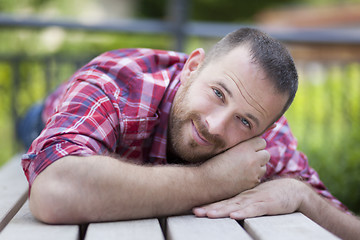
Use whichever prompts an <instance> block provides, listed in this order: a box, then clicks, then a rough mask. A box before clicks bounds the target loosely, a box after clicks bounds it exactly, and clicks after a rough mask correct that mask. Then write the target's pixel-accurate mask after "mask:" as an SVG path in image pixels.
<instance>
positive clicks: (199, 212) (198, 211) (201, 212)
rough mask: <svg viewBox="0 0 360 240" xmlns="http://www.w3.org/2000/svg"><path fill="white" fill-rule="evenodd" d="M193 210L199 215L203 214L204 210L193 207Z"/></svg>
mask: <svg viewBox="0 0 360 240" xmlns="http://www.w3.org/2000/svg"><path fill="white" fill-rule="evenodd" d="M194 212H195V213H196V214H199V215H205V214H206V211H205V209H203V208H194Z"/></svg>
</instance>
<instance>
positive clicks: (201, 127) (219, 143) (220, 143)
mask: <svg viewBox="0 0 360 240" xmlns="http://www.w3.org/2000/svg"><path fill="white" fill-rule="evenodd" d="M189 119H192V121H193V123H194V125H195V127H196V129H197V130H198V132H199V134H200V135H201V136H202V137H203V138H204V139H205V140H206V141H208V142H209V143H211V144H213V145H214V146H215V147H217V148H221V149H223V148H224V147H225V141H224V140H223V139H222V138H221V137H220V136H218V135H214V134H211V133H210V132H209V131H208V129H207V127H206V126H205V124H204V123H203V122H202V121H201V117H200V116H199V115H198V114H195V113H192V114H190V115H189Z"/></svg>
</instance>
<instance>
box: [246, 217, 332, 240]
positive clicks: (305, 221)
mask: <svg viewBox="0 0 360 240" xmlns="http://www.w3.org/2000/svg"><path fill="white" fill-rule="evenodd" d="M244 228H245V230H246V231H247V232H248V233H249V234H250V235H251V236H252V237H253V238H254V239H261V240H267V239H269V240H270V239H292V240H298V239H319V240H321V239H326V240H331V239H339V238H337V237H336V236H335V235H333V234H332V233H330V232H328V231H327V230H326V229H324V228H322V227H321V226H320V225H318V224H316V223H315V222H313V221H312V220H310V219H309V218H307V217H306V216H305V215H303V214H302V213H292V214H286V215H277V216H264V217H256V218H248V219H245V220H244Z"/></svg>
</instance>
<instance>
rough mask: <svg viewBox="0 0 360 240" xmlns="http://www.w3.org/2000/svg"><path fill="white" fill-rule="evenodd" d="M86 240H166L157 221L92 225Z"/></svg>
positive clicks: (143, 220) (144, 220) (146, 220)
mask: <svg viewBox="0 0 360 240" xmlns="http://www.w3.org/2000/svg"><path fill="white" fill-rule="evenodd" d="M85 239H86V240H98V239H106V240H112V239H126V240H142V239H147V240H164V235H163V233H162V231H161V227H160V223H159V221H158V220H157V219H142V220H132V221H119V222H107V223H91V224H90V225H89V227H88V229H87V232H86V236H85Z"/></svg>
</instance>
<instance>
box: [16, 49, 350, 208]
mask: <svg viewBox="0 0 360 240" xmlns="http://www.w3.org/2000/svg"><path fill="white" fill-rule="evenodd" d="M186 60H187V55H185V54H183V53H177V52H172V51H161V50H150V49H122V50H114V51H111V52H107V53H104V54H102V55H100V56H98V57H97V58H95V59H94V60H92V61H91V62H90V63H88V64H87V65H85V66H84V67H83V68H81V69H80V70H79V71H77V72H76V73H75V74H74V75H73V76H72V77H71V78H70V80H69V81H68V82H67V83H66V84H63V85H62V86H61V87H59V88H58V89H57V90H56V91H55V92H54V93H52V94H51V95H50V96H49V97H48V98H47V99H46V101H45V108H44V111H43V119H44V120H47V121H46V122H47V123H46V127H45V129H44V130H43V131H42V133H41V134H40V136H39V137H38V138H37V139H36V140H35V141H34V142H33V144H32V145H31V147H30V149H29V151H28V153H27V154H25V155H24V156H23V158H22V165H23V169H24V171H25V175H26V177H27V179H28V181H29V183H30V185H31V184H32V183H33V181H34V179H35V177H36V176H37V175H38V174H39V173H40V172H41V171H43V170H44V169H45V168H46V167H47V166H49V165H50V164H51V163H53V162H54V161H56V160H58V159H59V158H62V157H64V156H67V155H78V156H89V155H95V154H96V155H101V154H102V155H104V154H105V155H106V154H111V153H116V154H118V155H119V156H121V157H123V158H126V159H129V161H133V162H137V163H154V164H165V163H166V142H167V140H166V138H167V125H168V117H169V112H170V108H171V104H172V101H173V99H174V96H175V93H176V91H177V89H178V87H179V85H180V81H179V76H180V72H181V70H182V67H183V65H184V63H185V61H186ZM263 137H264V138H265V140H266V141H267V143H268V145H267V150H268V151H269V152H270V154H271V160H270V162H269V163H268V164H267V172H266V175H265V176H264V179H263V180H266V179H271V178H275V177H281V176H292V177H296V178H301V179H302V180H304V181H306V182H308V183H309V184H311V185H312V186H313V187H314V189H315V190H316V191H317V192H318V193H319V194H321V195H322V196H324V197H326V198H328V199H329V200H330V201H331V202H332V203H333V204H334V205H335V206H337V207H339V208H343V209H345V207H344V206H343V205H342V204H341V203H340V202H339V201H338V200H337V199H335V198H334V197H333V196H332V195H331V194H330V193H329V192H328V191H327V189H326V188H325V186H324V184H323V183H322V182H321V181H320V179H319V176H318V174H317V173H316V172H315V171H314V170H313V169H312V168H310V167H309V165H308V161H307V158H306V156H305V155H304V154H302V153H301V152H299V151H297V149H296V148H297V142H296V139H295V138H294V136H293V135H292V133H291V131H290V128H289V126H288V124H287V121H286V119H285V117H281V118H280V119H279V121H278V122H277V127H276V128H274V129H273V130H271V131H269V132H267V133H265V134H264V136H263Z"/></svg>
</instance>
